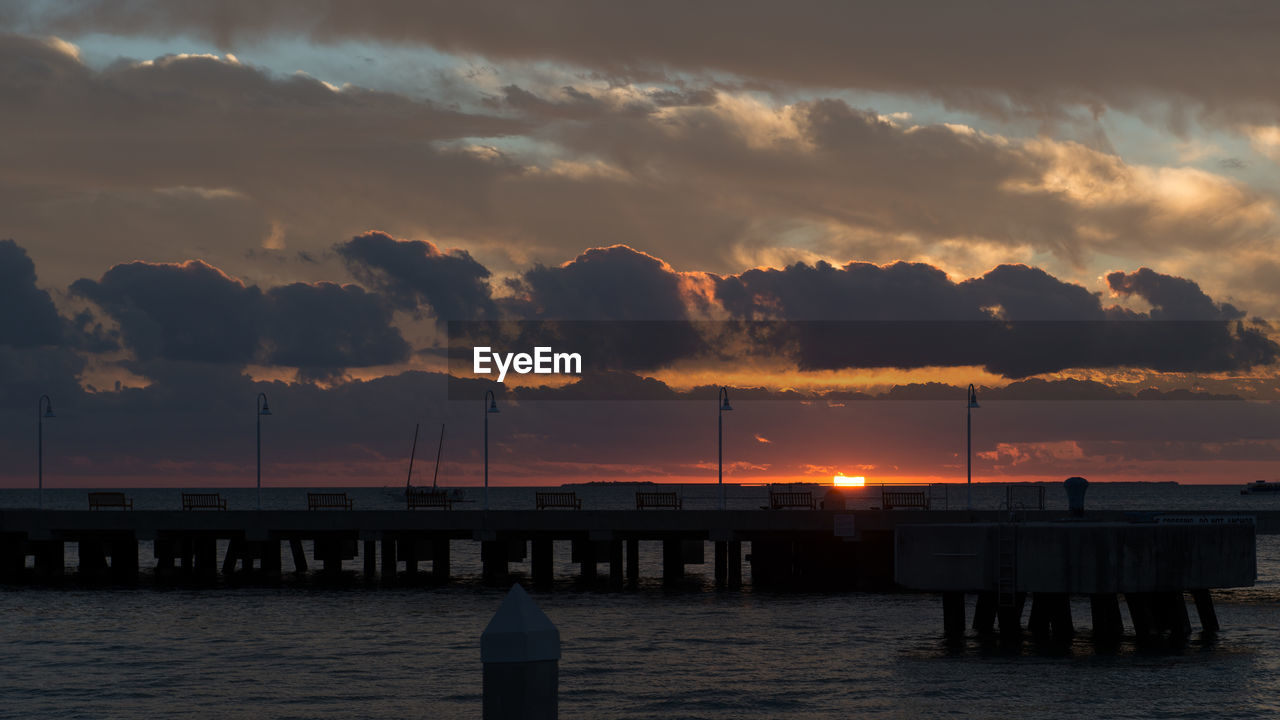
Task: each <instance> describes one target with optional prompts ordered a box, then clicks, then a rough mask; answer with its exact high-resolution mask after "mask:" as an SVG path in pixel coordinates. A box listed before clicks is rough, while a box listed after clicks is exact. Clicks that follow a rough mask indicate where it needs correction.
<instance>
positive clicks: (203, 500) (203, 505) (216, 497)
mask: <svg viewBox="0 0 1280 720" xmlns="http://www.w3.org/2000/svg"><path fill="white" fill-rule="evenodd" d="M182 509H183V510H226V509H227V501H226V500H223V499H222V495H221V494H219V493H186V492H184V493H182Z"/></svg>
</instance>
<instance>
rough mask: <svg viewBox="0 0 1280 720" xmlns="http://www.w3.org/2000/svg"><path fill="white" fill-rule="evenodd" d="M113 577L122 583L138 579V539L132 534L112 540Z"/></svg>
mask: <svg viewBox="0 0 1280 720" xmlns="http://www.w3.org/2000/svg"><path fill="white" fill-rule="evenodd" d="M111 577H112V579H113V580H115V581H116V582H120V583H134V582H137V581H138V541H137V539H136V538H135V537H134V536H133V535H132V534H130V535H126V536H123V537H116V538H112V540H111Z"/></svg>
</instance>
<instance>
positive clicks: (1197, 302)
mask: <svg viewBox="0 0 1280 720" xmlns="http://www.w3.org/2000/svg"><path fill="white" fill-rule="evenodd" d="M1107 285H1109V286H1110V287H1111V289H1112V291H1114V292H1116V293H1119V294H1121V295H1137V296H1138V297H1140V298H1142V299H1143V300H1146V301H1147V302H1148V303H1150V304H1151V313H1150V314H1151V318H1152V319H1154V320H1238V319H1240V318H1243V317H1244V316H1245V313H1244V312H1243V311H1241V310H1238V309H1236V308H1235V306H1233V305H1231V304H1230V303H1216V302H1214V301H1213V299H1212V298H1210V297H1209V296H1208V295H1206V294H1205V293H1204V291H1203V290H1201V289H1200V286H1199V285H1197V284H1196V283H1195V282H1194V281H1192V280H1188V279H1186V278H1180V277H1174V276H1172V275H1164V274H1162V273H1158V272H1156V271H1154V270H1152V269H1150V268H1139V269H1138V270H1137V271H1135V272H1132V273H1129V274H1127V275H1126V274H1125V273H1124V272H1121V271H1119V270H1117V271H1116V272H1113V273H1111V274H1109V275H1107Z"/></svg>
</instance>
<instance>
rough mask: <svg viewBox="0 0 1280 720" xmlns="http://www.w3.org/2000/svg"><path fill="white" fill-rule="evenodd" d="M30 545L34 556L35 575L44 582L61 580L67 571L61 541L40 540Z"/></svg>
mask: <svg viewBox="0 0 1280 720" xmlns="http://www.w3.org/2000/svg"><path fill="white" fill-rule="evenodd" d="M32 545H33V546H34V550H35V556H36V575H37V576H39V577H40V578H41V579H45V580H53V579H58V578H61V577H62V576H63V574H64V573H65V572H66V570H67V561H66V558H65V557H64V553H65V552H66V550H65V548H64V546H63V543H62V541H61V540H41V541H38V542H33V543H32Z"/></svg>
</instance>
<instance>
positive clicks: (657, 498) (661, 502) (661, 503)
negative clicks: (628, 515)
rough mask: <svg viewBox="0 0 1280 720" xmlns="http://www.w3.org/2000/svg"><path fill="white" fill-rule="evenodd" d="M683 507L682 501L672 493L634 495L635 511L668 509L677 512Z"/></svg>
mask: <svg viewBox="0 0 1280 720" xmlns="http://www.w3.org/2000/svg"><path fill="white" fill-rule="evenodd" d="M683 505H684V500H682V499H681V498H680V496H679V495H678V494H676V493H673V492H638V493H636V509H637V510H644V509H645V508H670V509H672V510H679V509H680V508H681V507H682V506H683Z"/></svg>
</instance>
